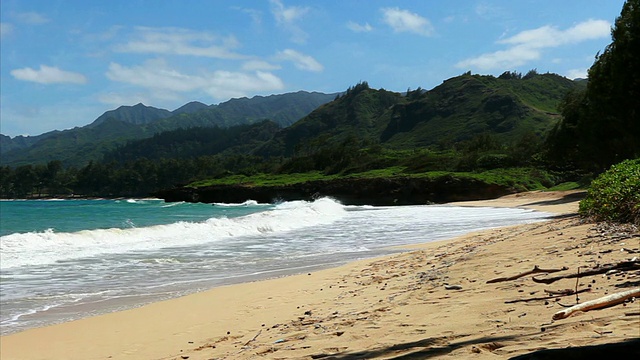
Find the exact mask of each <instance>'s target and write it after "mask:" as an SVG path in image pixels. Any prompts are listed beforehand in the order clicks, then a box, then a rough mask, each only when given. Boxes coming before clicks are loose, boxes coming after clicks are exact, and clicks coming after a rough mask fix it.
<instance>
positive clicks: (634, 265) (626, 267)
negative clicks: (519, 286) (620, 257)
mask: <svg viewBox="0 0 640 360" xmlns="http://www.w3.org/2000/svg"><path fill="white" fill-rule="evenodd" d="M638 269H640V261H637V260H634V261H623V262H619V263H617V264H612V265H606V266H601V267H598V268H595V269H591V270H587V271H583V272H578V273H575V274H568V275H559V276H554V277H549V278H544V279H539V278H536V277H535V276H534V277H533V278H532V280H533V281H534V282H537V283H542V284H551V283H554V282H556V281H558V280H562V279H573V278H581V277H585V276H591V275H598V274H605V273H607V272H609V271H611V270H620V271H630V270H638Z"/></svg>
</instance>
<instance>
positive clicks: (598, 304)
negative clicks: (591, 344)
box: [552, 288, 640, 320]
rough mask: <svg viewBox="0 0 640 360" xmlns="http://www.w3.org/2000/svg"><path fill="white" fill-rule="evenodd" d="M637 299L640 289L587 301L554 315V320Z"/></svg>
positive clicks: (639, 295)
mask: <svg viewBox="0 0 640 360" xmlns="http://www.w3.org/2000/svg"><path fill="white" fill-rule="evenodd" d="M637 297H640V288H635V289H631V290H627V291H622V292H619V293H615V294H611V295H607V296H603V297H601V298H597V299H594V300H591V301H587V302H584V303H582V304H578V305H575V306H572V307H570V308H567V309H564V310H560V311H558V312H557V313H555V314H553V316H552V319H553V320H560V319H565V318H567V317H569V316H571V315H572V314H574V313H576V312H579V311H590V310H596V309H601V308H604V307H609V306H614V305H618V304H621V303H623V302H625V301H627V299H631V298H637Z"/></svg>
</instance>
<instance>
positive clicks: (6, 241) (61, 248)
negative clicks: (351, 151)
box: [0, 198, 346, 269]
mask: <svg viewBox="0 0 640 360" xmlns="http://www.w3.org/2000/svg"><path fill="white" fill-rule="evenodd" d="M345 214H346V211H345V209H344V207H343V206H342V205H341V204H339V203H338V202H336V201H334V200H331V199H327V198H324V199H318V200H316V201H314V202H305V201H296V202H290V203H282V204H280V205H278V206H276V207H275V208H274V209H272V210H268V211H264V212H259V213H253V214H250V215H247V216H242V217H237V218H231V219H229V218H211V219H208V220H206V221H203V222H197V223H196V222H184V221H181V222H176V223H173V224H168V225H156V226H150V227H142V228H128V229H117V228H113V229H98V230H84V231H79V232H74V233H57V232H55V231H53V230H51V229H49V230H46V231H44V232H31V233H23V234H11V235H6V236H2V237H0V253H1V254H2V261H1V262H0V269H8V268H14V267H20V266H33V265H46V264H53V263H56V262H59V261H64V260H71V259H77V258H83V257H91V256H97V255H100V254H116V253H126V252H131V251H144V250H154V249H160V248H166V247H176V246H189V245H195V244H201V243H207V242H215V241H220V240H222V239H227V238H230V237H237V236H247V235H261V234H265V233H273V232H284V231H289V230H295V229H300V228H303V227H306V226H315V225H322V224H327V223H331V222H333V221H335V220H337V219H340V218H341V217H343V216H345Z"/></svg>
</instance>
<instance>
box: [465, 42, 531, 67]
mask: <svg viewBox="0 0 640 360" xmlns="http://www.w3.org/2000/svg"><path fill="white" fill-rule="evenodd" d="M539 58H540V51H538V50H536V49H531V48H528V47H526V46H514V47H512V48H509V49H507V50H500V51H496V52H492V53H487V54H482V55H480V56H478V57H475V58H471V59H466V60H462V61H460V62H458V63H457V64H456V66H457V67H459V68H463V69H480V70H488V69H510V68H512V67H516V66H521V65H524V64H526V63H527V62H529V61H532V60H538V59H539Z"/></svg>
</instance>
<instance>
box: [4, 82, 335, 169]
mask: <svg viewBox="0 0 640 360" xmlns="http://www.w3.org/2000/svg"><path fill="white" fill-rule="evenodd" d="M336 95H337V94H323V93H318V92H306V91H298V92H295V93H288V94H280V95H271V96H255V97H253V98H251V99H248V98H242V99H232V100H229V101H227V102H224V103H221V104H218V105H211V106H206V105H204V104H202V103H198V102H191V103H188V104H185V105H184V106H182V107H180V108H178V109H176V110H174V111H173V112H170V111H168V110H164V109H158V108H154V107H150V106H145V105H143V104H137V105H135V106H121V107H119V108H118V109H115V110H110V111H107V112H105V113H104V114H103V115H101V116H100V117H98V118H97V119H96V120H95V121H93V122H92V123H91V124H89V125H87V126H83V127H78V128H74V129H70V130H64V131H54V132H50V133H46V134H43V135H39V136H34V137H30V136H27V137H24V136H18V137H15V138H13V139H11V138H9V137H7V136H2V137H0V150H1V152H0V163H1V164H2V165H9V166H20V165H28V164H32V165H35V164H45V163H47V162H49V161H61V162H62V164H63V165H64V166H74V167H77V166H83V165H86V164H87V163H88V162H89V161H100V160H102V158H103V156H104V154H105V153H106V152H108V151H109V150H113V149H115V148H117V147H118V146H123V145H125V144H127V143H128V142H130V141H134V140H138V139H144V138H149V137H151V136H153V135H154V134H158V133H161V132H164V131H170V130H175V129H181V128H182V129H184V128H191V127H229V126H234V125H243V124H253V123H256V122H260V121H263V120H272V121H274V122H276V123H277V124H279V125H280V126H287V125H290V124H291V123H292V122H294V121H296V120H298V119H300V118H302V117H304V116H305V115H307V114H309V113H310V112H311V111H313V110H314V109H316V108H317V107H318V106H320V105H322V104H324V103H327V102H329V101H331V100H333V99H334V98H335V97H336Z"/></svg>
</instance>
